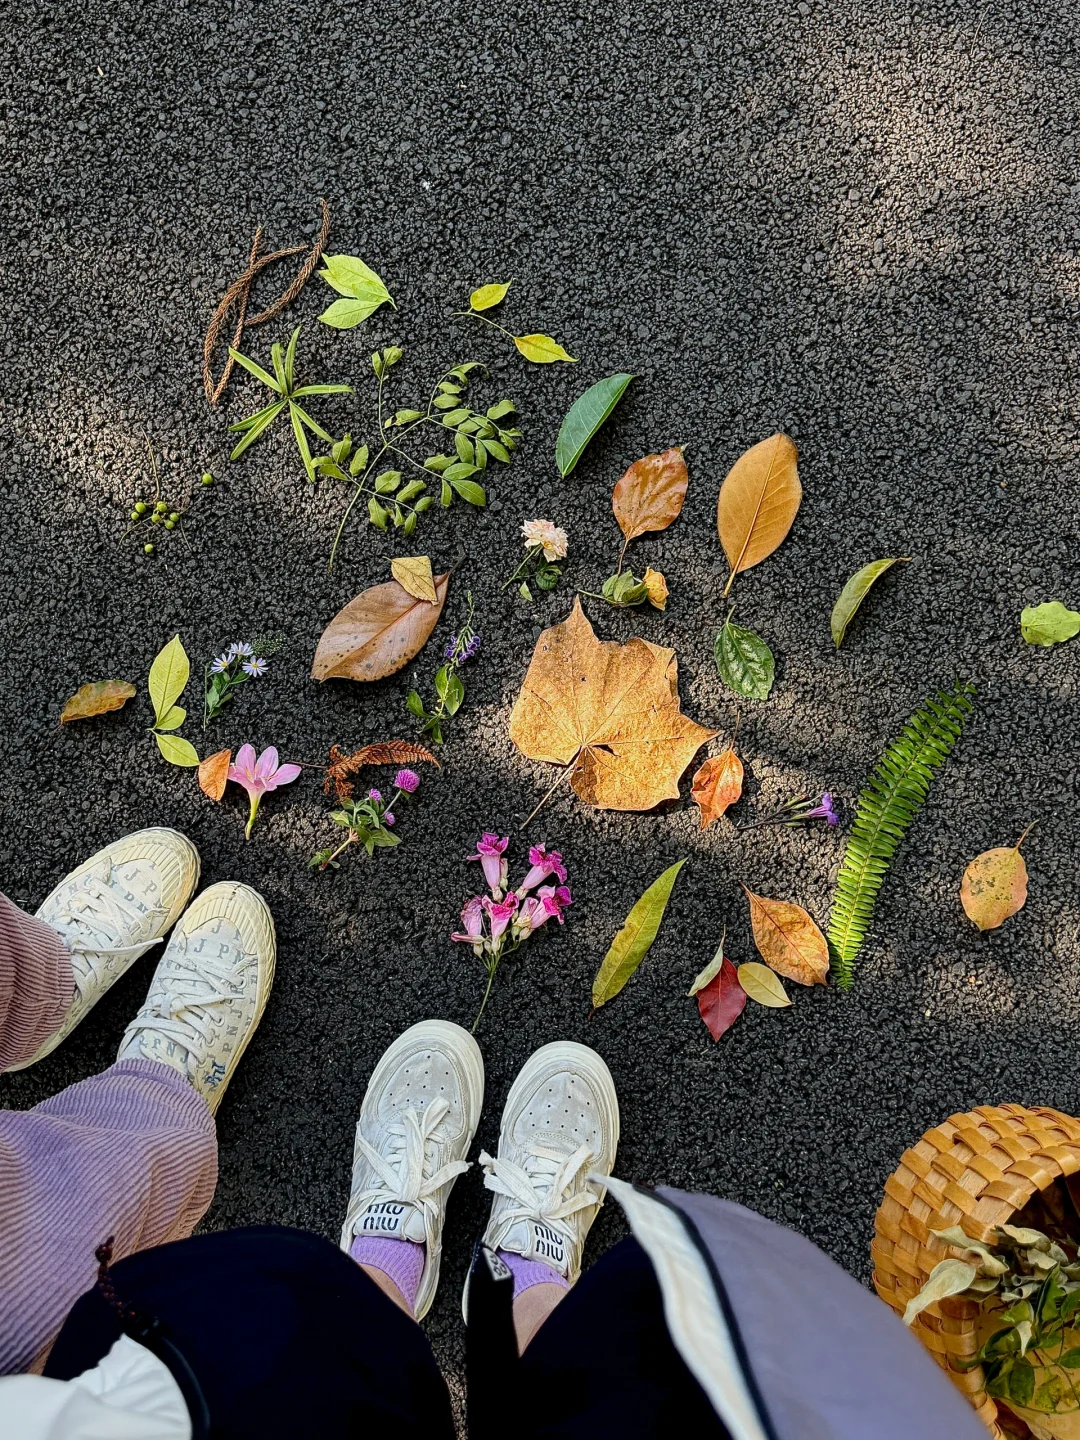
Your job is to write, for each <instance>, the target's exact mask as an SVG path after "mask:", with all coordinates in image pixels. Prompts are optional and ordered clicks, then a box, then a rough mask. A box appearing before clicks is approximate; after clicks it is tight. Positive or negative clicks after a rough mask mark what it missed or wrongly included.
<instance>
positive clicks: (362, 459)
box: [349, 445, 368, 475]
mask: <svg viewBox="0 0 1080 1440" xmlns="http://www.w3.org/2000/svg"><path fill="white" fill-rule="evenodd" d="M367 463H368V448H367V446H366V445H361V446H360V449H359V450H357V452H356V454H355V455H354V456H353V457H352V459H351V460H350V461H349V474H350V475H359V474H360V471H361V470H366V469H367Z"/></svg>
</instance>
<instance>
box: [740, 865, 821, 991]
mask: <svg viewBox="0 0 1080 1440" xmlns="http://www.w3.org/2000/svg"><path fill="white" fill-rule="evenodd" d="M742 888H743V889H744V890H745V891H746V898H747V899H748V900H749V901H750V924H751V926H752V928H753V931H754V944H755V945H756V946H757V948H758V952H759V953H760V955H761V958H762V959H763V960H764V961H765V963H766V965H768V966H769V967H770V969H772V970H775V971H776V973H777V974H778V975H783V976H784V977H785V978H786V979H788V980H794V981H795V983H796V985H824V984H825V977H826V975H828V973H829V947H828V944H827V943H826V940H825V936H824V935H823V934H822V933H821V931H820V930H819V929H818V927H817V926H816V925H815V924H814V922H813V920H811V918H810V916H809V915H808V914H807V913H806V911H805V910H804V909H803V908H802V906H801V905H794V904H792V903H791V901H788V900H767V899H766V898H765V896H764V895H755V894H754V892H753V891H752V890H747V889H746V886H745V885H744V886H743V887H742Z"/></svg>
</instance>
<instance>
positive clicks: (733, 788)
mask: <svg viewBox="0 0 1080 1440" xmlns="http://www.w3.org/2000/svg"><path fill="white" fill-rule="evenodd" d="M742 785H743V763H742V761H741V760H740V759H739V757H738V756H737V755H736V754H735V751H734V750H733V749H732V747H731V746H730V745H729V746H728V748H727V749H726V750H725V751H724V753H723V754H722V755H714V756H713V757H712V759H711V760H706V761H705V764H704V765H702V767H701V769H700V770H699V771H698V772H697V774H696V775H695V776H694V788H693V789H692V790H691V791H690V799H691V800H693V802H694V804H695V805H699V806H700V807H701V828H702V830H707V829H708V828H709V826H710V825H711V824H712V823H713V821H714V820H719V819H720V816H721V815H723V813H724V811H725V810H726V809H727V808H728V806H729V805H734V804H735V801H736V800H738V798H739V796H740V795H741V794H742Z"/></svg>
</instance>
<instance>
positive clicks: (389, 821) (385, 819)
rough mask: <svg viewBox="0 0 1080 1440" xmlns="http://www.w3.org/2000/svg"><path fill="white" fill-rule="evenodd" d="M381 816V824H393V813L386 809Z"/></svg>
mask: <svg viewBox="0 0 1080 1440" xmlns="http://www.w3.org/2000/svg"><path fill="white" fill-rule="evenodd" d="M382 818H383V824H384V825H393V824H394V817H393V815H391V813H390V811H389V810H387V812H386V814H385V815H384V816H383V817H382Z"/></svg>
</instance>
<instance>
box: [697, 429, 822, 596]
mask: <svg viewBox="0 0 1080 1440" xmlns="http://www.w3.org/2000/svg"><path fill="white" fill-rule="evenodd" d="M797 460H798V452H797V451H796V449H795V445H794V443H793V442H792V441H791V440H790V439H789V438H788V436H787V435H782V434H779V433H778V434H776V435H770V436H769V438H768V439H767V440H762V441H760V442H759V443H758V444H757V445H752V446H751V447H750V449H749V450H747V451H745V452H744V453H743V454H742V455H740V456H739V458H738V460H736V461H735V464H734V465H733V466H732V467H731V469H730V470H729V471H728V473H727V475H726V476H725V478H724V483H723V485H721V487H720V498H719V500H718V501H717V504H716V526H717V529H718V530H719V532H720V543H721V545H723V547H724V554H725V555H726V556H727V559H728V564H729V565H730V566H731V574H730V576H729V577H728V582H727V585H726V586H725V587H724V594H725V595H726V594H727V593H728V591H729V590H730V589H731V586H732V583H733V581H734V579H735V576H736V575H738V574H739V573H740V572H741V571H743V570H749V569H750V567H751V566H752V565H757V564H758V563H759V562H760V561H762V560H764V559H766V558H767V557H768V556H769V555H771V554H772V552H773V551H774V550H775V549H776V547H777V546H778V545H779V544H780V542H781V541H782V540H783V539H784V537H785V536H786V535H787V533H788V531H789V530H790V529H791V524H792V521H793V520H794V519H795V514H796V512H797V510H798V508H799V504H800V502H801V500H802V486H801V485H800V484H799V468H798V464H797Z"/></svg>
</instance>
